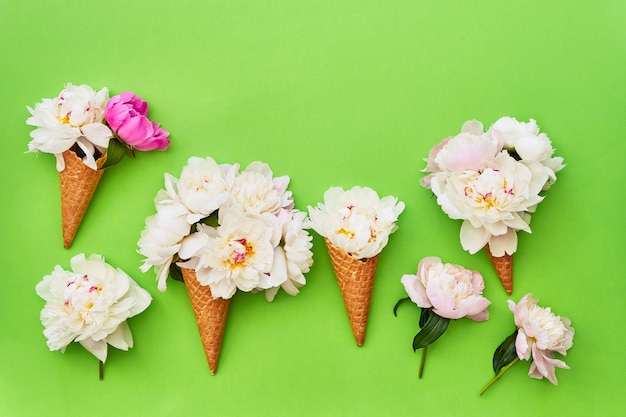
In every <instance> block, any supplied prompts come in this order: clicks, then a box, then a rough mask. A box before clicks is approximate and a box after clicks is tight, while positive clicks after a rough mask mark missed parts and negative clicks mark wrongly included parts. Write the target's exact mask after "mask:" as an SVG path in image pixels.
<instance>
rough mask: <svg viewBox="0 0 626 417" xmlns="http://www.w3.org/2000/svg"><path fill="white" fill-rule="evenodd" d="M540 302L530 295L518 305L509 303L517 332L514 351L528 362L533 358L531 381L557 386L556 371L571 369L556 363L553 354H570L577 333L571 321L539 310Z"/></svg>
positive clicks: (542, 309)
mask: <svg viewBox="0 0 626 417" xmlns="http://www.w3.org/2000/svg"><path fill="white" fill-rule="evenodd" d="M537 302H538V300H536V299H534V298H532V295H531V294H526V295H525V296H524V297H522V299H521V300H520V301H519V303H517V305H516V304H515V303H514V302H513V301H511V300H509V309H510V310H511V311H512V312H513V316H514V319H515V325H516V326H517V328H518V332H517V338H516V339H515V348H516V351H517V356H518V357H519V358H520V359H524V360H529V359H530V358H531V356H532V363H531V365H530V370H529V371H528V375H529V376H530V377H532V378H537V379H542V378H548V380H549V381H550V382H552V383H553V384H554V385H557V380H556V373H555V370H556V368H563V369H569V366H567V365H566V364H565V362H563V361H561V360H558V359H555V358H554V352H558V353H560V354H561V355H566V354H567V353H566V351H567V350H568V349H569V348H571V347H572V345H573V340H574V329H573V328H572V327H571V326H570V324H571V322H570V320H569V319H567V318H565V317H559V316H556V315H555V314H554V313H552V311H551V309H550V308H549V307H548V308H542V307H539V306H538V305H537Z"/></svg>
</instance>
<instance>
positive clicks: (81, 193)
mask: <svg viewBox="0 0 626 417" xmlns="http://www.w3.org/2000/svg"><path fill="white" fill-rule="evenodd" d="M63 160H64V161H65V169H64V170H63V171H61V172H60V173H59V176H60V180H61V220H62V225H63V247H65V248H66V249H67V248H69V247H70V246H71V245H72V242H73V241H74V237H75V236H76V232H77V231H78V226H80V223H81V221H82V220H83V217H84V216H85V213H86V212H87V207H89V203H90V202H91V198H92V197H93V195H94V193H95V192H96V188H98V183H99V182H100V178H102V174H103V173H104V171H103V170H101V169H98V170H97V171H94V170H93V169H91V168H89V167H88V166H87V165H85V164H84V163H83V161H82V160H81V159H80V158H79V157H78V156H77V155H76V153H74V152H73V151H70V150H67V151H65V152H63ZM105 160H106V156H102V157H100V158H99V159H98V160H97V161H96V164H97V166H98V168H100V167H101V166H102V164H104V161H105Z"/></svg>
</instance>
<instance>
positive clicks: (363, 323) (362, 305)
mask: <svg viewBox="0 0 626 417" xmlns="http://www.w3.org/2000/svg"><path fill="white" fill-rule="evenodd" d="M324 241H325V242H326V248H327V249H328V255H329V256H330V261H331V263H332V265H333V270H334V271H335V276H336V277H337V284H339V289H340V290H341V296H342V297H343V303H344V305H345V307H346V312H347V313H348V319H349V320H350V326H351V327H352V333H353V334H354V338H355V339H356V344H357V345H358V346H363V343H365V331H366V328H367V318H368V316H369V311H370V304H371V301H372V290H373V289H374V277H375V276H376V267H377V266H378V255H376V256H374V257H372V258H367V259H363V260H361V259H356V258H353V257H352V256H350V255H349V254H348V253H347V252H346V251H344V250H342V249H339V248H337V247H335V246H334V245H333V244H332V243H330V241H329V240H328V239H324Z"/></svg>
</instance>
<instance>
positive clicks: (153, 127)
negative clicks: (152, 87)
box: [104, 91, 170, 151]
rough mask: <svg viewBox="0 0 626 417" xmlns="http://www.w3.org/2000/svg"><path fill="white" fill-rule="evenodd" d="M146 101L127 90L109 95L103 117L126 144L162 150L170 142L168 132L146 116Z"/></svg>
mask: <svg viewBox="0 0 626 417" xmlns="http://www.w3.org/2000/svg"><path fill="white" fill-rule="evenodd" d="M147 114H148V103H146V102H145V101H143V100H142V98H141V97H139V96H136V95H135V94H134V93H133V92H131V91H127V92H124V93H122V94H119V95H117V96H114V97H111V99H110V100H109V101H108V102H107V104H106V109H105V111H104V118H105V119H106V121H107V123H108V124H109V126H110V127H111V129H113V131H114V132H115V133H116V134H117V136H118V137H119V138H120V139H121V140H122V141H123V142H125V143H126V144H128V145H130V146H131V147H133V148H135V149H138V150H140V151H151V150H154V149H158V150H160V151H164V150H165V149H167V147H168V146H169V144H170V141H169V139H168V138H167V137H168V136H169V132H168V131H167V130H164V129H161V127H160V125H159V124H158V123H155V122H152V121H150V120H149V119H148V117H147Z"/></svg>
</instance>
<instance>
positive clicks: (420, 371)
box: [418, 345, 428, 379]
mask: <svg viewBox="0 0 626 417" xmlns="http://www.w3.org/2000/svg"><path fill="white" fill-rule="evenodd" d="M427 350H428V345H426V346H424V347H423V348H422V360H421V361H420V370H419V374H418V376H419V378H420V379H421V378H422V375H423V374H424V363H425V362H426V352H427Z"/></svg>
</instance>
